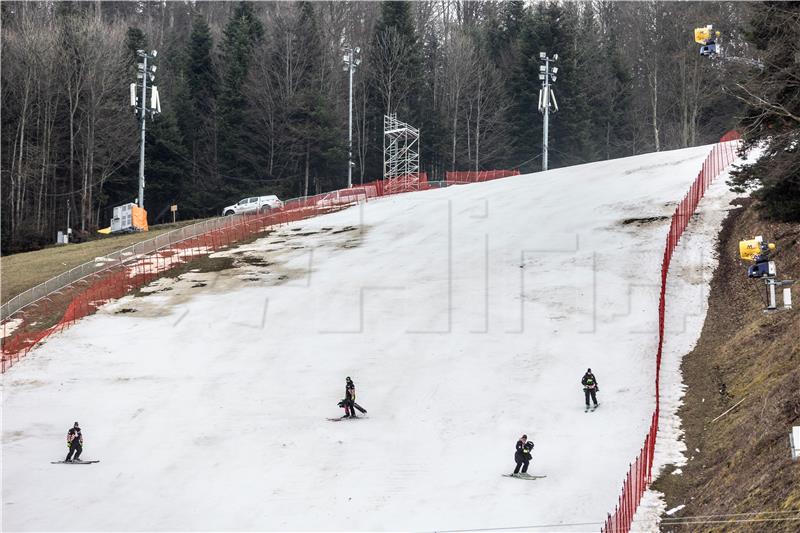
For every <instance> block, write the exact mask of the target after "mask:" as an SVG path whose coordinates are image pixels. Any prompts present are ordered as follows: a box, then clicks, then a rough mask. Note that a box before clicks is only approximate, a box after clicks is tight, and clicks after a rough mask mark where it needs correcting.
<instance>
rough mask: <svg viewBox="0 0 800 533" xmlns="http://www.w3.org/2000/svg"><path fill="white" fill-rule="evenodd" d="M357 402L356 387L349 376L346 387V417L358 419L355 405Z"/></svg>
mask: <svg viewBox="0 0 800 533" xmlns="http://www.w3.org/2000/svg"><path fill="white" fill-rule="evenodd" d="M355 402H356V385H355V383H353V380H352V379H350V377H349V376H348V377H347V379H346V380H345V385H344V417H345V418H358V417H357V416H356V410H355V407H354V406H353V404H354V403H355Z"/></svg>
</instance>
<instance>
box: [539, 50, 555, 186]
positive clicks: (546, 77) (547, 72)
mask: <svg viewBox="0 0 800 533" xmlns="http://www.w3.org/2000/svg"><path fill="white" fill-rule="evenodd" d="M539 60H540V61H543V62H544V65H539V79H540V80H542V88H541V89H539V112H540V113H542V114H543V115H544V125H543V128H542V130H543V131H542V170H543V171H544V170H547V155H548V151H547V144H548V128H549V126H550V109H551V108H552V110H553V113H555V112H556V111H558V103H557V102H556V95H555V94H554V93H553V90H552V89H551V88H550V82H551V81H552V82H553V83H555V82H556V79H557V78H556V73H557V72H558V67H552V68H550V62H551V61H552V62H556V61H558V54H554V55H553V57H552V58H549V57H547V52H539Z"/></svg>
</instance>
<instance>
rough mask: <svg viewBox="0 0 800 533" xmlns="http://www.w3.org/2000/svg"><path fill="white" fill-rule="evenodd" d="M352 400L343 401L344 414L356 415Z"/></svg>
mask: <svg viewBox="0 0 800 533" xmlns="http://www.w3.org/2000/svg"><path fill="white" fill-rule="evenodd" d="M353 403H354V402H353V400H347V399H346V400H345V401H344V415H345V416H356V410H355V407H353Z"/></svg>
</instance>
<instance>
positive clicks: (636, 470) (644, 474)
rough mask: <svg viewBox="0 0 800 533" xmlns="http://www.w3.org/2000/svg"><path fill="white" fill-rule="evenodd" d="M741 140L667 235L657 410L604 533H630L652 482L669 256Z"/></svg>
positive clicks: (723, 143)
mask: <svg viewBox="0 0 800 533" xmlns="http://www.w3.org/2000/svg"><path fill="white" fill-rule="evenodd" d="M739 138H740V136H739V134H738V133H737V132H735V131H730V132H728V133H726V134H725V136H723V137H722V139H721V140H720V142H719V143H718V144H717V145H716V146H714V149H713V150H711V153H710V154H708V157H707V158H706V160H705V161H704V162H703V166H702V168H701V170H700V173H699V174H698V175H697V178H695V180H694V183H692V186H691V187H690V188H689V192H687V193H686V196H684V198H683V200H682V201H681V203H680V204H679V205H678V207H677V209H675V213H674V214H673V215H672V225H671V226H670V229H669V234H668V235H667V243H666V246H665V248H664V259H663V260H662V262H661V295H660V297H659V301H658V349H657V352H656V380H655V394H656V408H655V410H654V411H653V416H652V418H651V420H650V430H649V431H648V432H647V435H646V436H645V439H644V445H643V446H642V449H641V450H640V451H639V455H638V456H637V457H636V459H635V460H634V462H633V463H631V464H630V465H629V468H628V473H627V475H626V477H625V481H623V483H622V493H621V494H620V496H619V502H618V503H617V506H616V508H615V509H614V513H613V514H611V513H609V514H608V518H607V519H606V522H605V525H604V526H603V529H602V532H603V533H627V532H628V531H630V528H631V523H632V522H633V516H634V514H635V513H636V509H637V508H638V507H639V502H640V501H641V499H642V495H643V494H644V491H645V490H646V489H647V486H648V485H649V484H650V482H651V481H652V474H653V455H654V453H655V448H656V436H657V434H658V417H659V414H660V407H661V405H660V389H659V385H660V374H661V354H662V349H663V347H664V311H665V309H666V290H667V274H668V273H669V265H670V261H671V260H672V253H673V252H674V251H675V247H676V246H678V242H679V241H680V238H681V235H682V234H683V232H684V230H685V229H686V226H687V225H688V224H689V220H690V219H691V218H692V215H693V214H694V211H695V209H696V208H697V204H698V203H699V202H700V200H701V199H702V198H703V194H705V192H706V189H708V186H709V185H711V182H712V181H713V180H714V178H716V177H717V176H719V174H720V173H721V172H722V171H724V170H725V169H726V168H727V167H728V166H729V165H730V164H731V163H732V162H733V161H734V160H735V159H736V144H737V143H736V141H737V140H738V139H739Z"/></svg>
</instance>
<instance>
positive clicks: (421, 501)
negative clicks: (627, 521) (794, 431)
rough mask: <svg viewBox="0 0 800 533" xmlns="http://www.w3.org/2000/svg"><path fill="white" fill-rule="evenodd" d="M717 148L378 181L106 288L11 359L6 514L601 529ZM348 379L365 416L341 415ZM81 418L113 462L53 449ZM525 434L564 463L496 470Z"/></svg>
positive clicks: (39, 524) (631, 442)
mask: <svg viewBox="0 0 800 533" xmlns="http://www.w3.org/2000/svg"><path fill="white" fill-rule="evenodd" d="M709 151H710V147H698V148H692V149H686V150H679V151H673V152H662V153H658V154H649V155H644V156H638V157H631V158H626V159H620V160H614V161H607V162H601V163H594V164H589V165H582V166H576V167H570V168H565V169H559V170H554V171H550V172H546V173H539V174H531V175H523V176H517V177H513V178H507V179H502V180H498V181H494V182H489V183H484V184H475V185H468V186H460V187H451V188H447V189H441V190H436V191H427V192H420V193H411V194H405V195H400V196H396V197H389V198H383V199H380V200H376V201H370V202H369V203H368V204H366V205H363V206H361V207H359V208H352V209H349V210H347V211H343V212H339V213H335V214H331V215H327V216H324V217H319V218H316V219H312V220H306V221H302V222H298V223H296V224H294V225H292V226H289V227H284V228H280V229H279V230H278V231H276V232H274V233H272V234H271V235H269V236H267V237H265V238H263V239H260V240H258V241H256V242H254V243H252V244H250V245H246V246H242V247H239V248H237V249H234V250H230V251H227V252H223V253H221V254H216V255H217V256H228V257H230V258H232V260H233V261H234V263H235V265H236V268H233V269H229V270H223V271H219V272H195V273H190V274H187V275H185V276H182V277H181V278H180V279H177V280H175V279H164V280H159V281H157V282H155V283H154V284H153V285H152V286H150V287H149V288H148V290H149V291H151V292H152V293H153V294H150V295H148V296H146V297H137V298H134V297H130V296H129V297H126V298H123V299H122V300H119V301H117V302H114V303H111V304H109V305H107V306H105V307H104V308H103V309H102V310H101V312H99V313H98V314H96V315H94V316H92V317H89V318H87V319H84V320H83V321H81V322H80V323H79V324H77V325H76V326H74V327H73V328H71V329H69V330H67V331H66V332H64V333H63V334H60V335H58V336H55V337H53V338H51V339H50V340H48V341H47V343H46V344H45V345H44V346H42V347H40V348H39V349H37V350H36V351H34V352H33V353H32V354H31V355H29V356H28V357H27V358H25V359H24V360H23V361H22V362H20V363H19V364H18V365H17V366H15V367H14V368H13V369H12V370H11V371H10V372H8V373H6V374H5V375H4V376H3V404H2V405H3V465H2V467H3V468H2V479H3V506H2V510H3V517H2V526H3V530H6V531H12V530H51V531H63V530H95V531H96V530H104V531H111V530H185V529H189V530H220V529H223V530H233V529H236V530H251V529H259V530H287V529H288V530H308V529H317V530H319V529H325V530H354V529H370V530H374V529H380V530H408V529H414V530H433V529H438V530H448V529H467V528H493V527H513V526H527V525H543V524H558V523H567V524H580V525H575V526H573V527H571V528H569V527H568V528H559V530H566V531H569V530H576V531H587V530H592V531H593V530H598V529H599V527H600V523H601V522H602V520H603V519H604V518H605V514H606V512H608V511H610V510H612V509H613V507H614V504H615V502H616V500H617V497H618V491H619V488H620V486H621V482H622V477H623V475H624V473H625V472H626V471H627V468H628V462H629V461H630V460H631V459H632V458H633V457H634V456H635V455H636V453H637V452H638V450H639V447H640V446H641V444H642V441H643V438H644V434H645V432H646V431H647V428H648V423H649V419H650V414H651V413H652V411H653V404H654V399H653V372H654V366H655V365H654V361H653V357H654V352H655V347H656V342H657V336H656V326H657V313H656V306H657V302H658V280H659V274H660V263H661V256H662V253H663V249H664V238H665V236H666V234H667V231H668V225H669V216H670V215H671V214H672V212H673V211H674V209H675V205H676V202H677V201H679V200H680V199H681V198H682V197H683V195H684V193H685V192H686V190H687V189H688V187H689V186H690V184H691V182H692V180H693V179H694V177H695V176H696V174H697V171H698V169H699V167H700V165H701V163H702V161H703V159H704V158H705V156H706V155H707V153H708V152H709ZM718 185H719V184H718ZM722 187H723V189H720V191H721V192H719V194H721V195H724V194H725V193H724V184H723V185H722ZM635 219H636V220H635ZM587 367H591V368H592V370H593V371H594V373H595V375H596V376H597V378H598V381H599V385H600V392H599V394H598V396H599V399H600V402H601V406H600V408H599V409H598V410H597V411H596V412H594V413H584V409H583V393H582V391H581V387H580V383H579V381H580V378H581V376H582V374H583V372H584V371H585V370H586V368H587ZM345 376H352V377H353V379H354V381H355V383H356V387H357V390H358V398H357V401H358V402H359V403H360V404H361V405H363V406H364V407H365V408H367V409H368V410H369V414H368V415H367V416H368V418H366V419H363V420H356V421H342V422H329V421H327V420H326V418H327V417H334V416H338V415H339V414H341V410H340V409H338V408H337V406H336V403H337V401H338V400H339V399H340V398H342V396H343V391H344V378H345ZM75 420H78V421H80V423H81V425H82V427H83V430H84V435H85V447H84V453H83V458H85V459H100V460H101V462H100V463H98V464H95V465H86V466H72V465H51V464H50V461H52V460H57V459H59V458H61V456H63V455H65V454H66V447H65V445H64V440H63V439H64V435H65V433H66V430H67V429H68V428H69V427H70V426H71V425H72V422H73V421H75ZM522 433H527V434H528V436H529V437H531V438H532V440H533V441H534V442H535V444H536V447H535V449H534V453H533V457H534V459H533V463H532V468H531V472H532V473H535V474H546V475H547V478H545V479H541V480H537V481H530V482H529V481H521V480H516V479H510V478H504V477H502V476H501V474H503V473H508V472H510V471H511V470H512V469H513V467H514V461H513V452H514V443H515V442H516V440H517V438H519V436H520V435H521V434H522Z"/></svg>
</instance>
